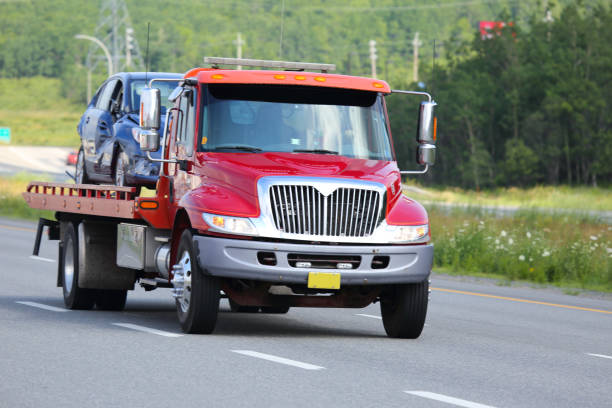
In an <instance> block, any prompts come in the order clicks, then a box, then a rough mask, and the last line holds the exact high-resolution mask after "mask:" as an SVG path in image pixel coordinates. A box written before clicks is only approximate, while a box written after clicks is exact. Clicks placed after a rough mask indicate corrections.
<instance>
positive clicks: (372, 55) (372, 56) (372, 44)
mask: <svg viewBox="0 0 612 408" xmlns="http://www.w3.org/2000/svg"><path fill="white" fill-rule="evenodd" d="M377 59H378V56H377V55H376V41H375V40H370V62H371V64H372V78H376V60H377Z"/></svg>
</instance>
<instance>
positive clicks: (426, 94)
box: [391, 89, 432, 102]
mask: <svg viewBox="0 0 612 408" xmlns="http://www.w3.org/2000/svg"><path fill="white" fill-rule="evenodd" d="M391 93H399V94H407V95H422V96H426V97H427V99H428V102H431V101H432V98H431V95H430V94H428V93H427V92H418V91H402V90H400V89H392V90H391Z"/></svg>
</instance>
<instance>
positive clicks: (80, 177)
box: [74, 146, 91, 184]
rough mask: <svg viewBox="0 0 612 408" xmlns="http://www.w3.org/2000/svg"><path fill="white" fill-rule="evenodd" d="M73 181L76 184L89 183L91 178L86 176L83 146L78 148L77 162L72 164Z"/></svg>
mask: <svg viewBox="0 0 612 408" xmlns="http://www.w3.org/2000/svg"><path fill="white" fill-rule="evenodd" d="M74 182H75V183H76V184H90V183H91V180H89V177H88V176H87V166H85V152H84V151H83V146H81V148H80V149H79V153H78V155H77V162H76V164H75V165H74Z"/></svg>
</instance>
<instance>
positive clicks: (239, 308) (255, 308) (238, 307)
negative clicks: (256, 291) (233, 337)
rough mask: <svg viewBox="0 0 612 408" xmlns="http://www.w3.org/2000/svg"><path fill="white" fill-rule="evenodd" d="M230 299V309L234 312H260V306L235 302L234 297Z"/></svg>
mask: <svg viewBox="0 0 612 408" xmlns="http://www.w3.org/2000/svg"><path fill="white" fill-rule="evenodd" d="M228 300H229V305H230V310H231V311H232V312H234V313H257V312H259V306H241V305H239V304H238V303H236V302H234V301H233V300H232V299H228Z"/></svg>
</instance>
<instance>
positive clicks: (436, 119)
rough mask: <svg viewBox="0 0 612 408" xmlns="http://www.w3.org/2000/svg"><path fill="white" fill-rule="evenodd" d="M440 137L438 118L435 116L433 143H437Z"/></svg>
mask: <svg viewBox="0 0 612 408" xmlns="http://www.w3.org/2000/svg"><path fill="white" fill-rule="evenodd" d="M437 135H438V118H437V117H436V116H434V124H433V141H434V142H435V141H436V137H437Z"/></svg>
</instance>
